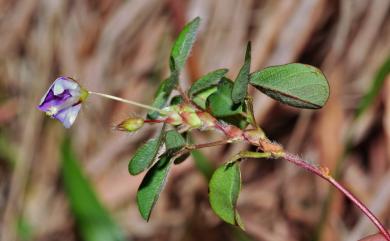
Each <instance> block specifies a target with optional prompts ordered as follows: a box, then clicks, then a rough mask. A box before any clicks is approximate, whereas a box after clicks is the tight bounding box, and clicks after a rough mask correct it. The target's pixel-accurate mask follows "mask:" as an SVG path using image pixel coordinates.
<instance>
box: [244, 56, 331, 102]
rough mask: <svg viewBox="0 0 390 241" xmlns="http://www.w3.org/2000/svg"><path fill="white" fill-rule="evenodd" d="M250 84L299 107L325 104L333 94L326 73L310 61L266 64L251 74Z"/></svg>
mask: <svg viewBox="0 0 390 241" xmlns="http://www.w3.org/2000/svg"><path fill="white" fill-rule="evenodd" d="M250 84H251V85H253V86H254V87H256V88H257V89H259V90H260V91H261V92H263V93H264V94H266V95H268V96H270V97H271V98H273V99H275V100H277V101H280V102H282V103H284V104H287V105H290V106H294V107H298V108H306V109H318V108H321V107H322V106H324V104H325V103H326V101H327V100H328V97H329V84H328V81H327V80H326V78H325V76H324V74H323V73H322V72H321V71H320V70H319V69H317V68H315V67H313V66H310V65H306V64H299V63H293V64H286V65H279V66H272V67H268V68H265V69H263V70H260V71H258V72H255V73H252V74H251V76H250Z"/></svg>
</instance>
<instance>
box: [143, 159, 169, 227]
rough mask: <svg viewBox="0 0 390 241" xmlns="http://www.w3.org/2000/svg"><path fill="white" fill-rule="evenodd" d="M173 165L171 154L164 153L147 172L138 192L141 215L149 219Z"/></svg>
mask: <svg viewBox="0 0 390 241" xmlns="http://www.w3.org/2000/svg"><path fill="white" fill-rule="evenodd" d="M171 166H172V161H171V156H169V155H167V154H164V155H162V156H161V157H160V159H159V161H158V162H157V163H156V164H154V165H153V166H152V168H151V169H150V170H149V171H148V172H147V173H146V176H145V177H144V179H143V180H142V182H141V185H140V186H139V188H138V192H137V205H138V210H139V212H140V214H141V216H142V217H143V218H144V219H145V220H146V221H148V220H149V218H150V214H151V213H152V210H153V207H154V205H155V204H156V202H157V199H158V197H159V196H160V193H161V191H162V189H163V188H164V185H165V183H166V180H167V176H168V172H169V169H170V167H171Z"/></svg>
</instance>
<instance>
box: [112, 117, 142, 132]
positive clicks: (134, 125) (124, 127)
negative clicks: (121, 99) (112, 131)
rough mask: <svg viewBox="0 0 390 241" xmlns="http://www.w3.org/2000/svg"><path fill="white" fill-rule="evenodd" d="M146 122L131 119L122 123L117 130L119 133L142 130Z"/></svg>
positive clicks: (139, 119)
mask: <svg viewBox="0 0 390 241" xmlns="http://www.w3.org/2000/svg"><path fill="white" fill-rule="evenodd" d="M144 122H145V121H144V119H142V118H135V117H131V118H128V119H126V120H124V121H122V122H121V123H120V124H119V125H117V126H116V129H117V130H119V131H127V132H133V131H136V130H138V129H140V128H141V127H142V126H143V125H144Z"/></svg>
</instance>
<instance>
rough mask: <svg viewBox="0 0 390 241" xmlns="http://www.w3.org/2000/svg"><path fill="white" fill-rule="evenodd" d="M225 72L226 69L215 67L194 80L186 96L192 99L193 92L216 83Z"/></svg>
mask: <svg viewBox="0 0 390 241" xmlns="http://www.w3.org/2000/svg"><path fill="white" fill-rule="evenodd" d="M227 72H228V69H217V70H214V71H212V72H210V73H208V74H206V75H205V76H203V77H201V78H200V79H198V80H196V81H195V82H194V83H193V84H192V85H191V88H190V89H189V91H188V96H189V97H190V98H191V99H192V98H193V97H194V95H195V94H198V93H199V92H202V91H204V90H206V89H208V88H210V87H213V86H215V85H217V84H218V82H219V81H220V80H221V78H222V77H223V76H225V74H226V73H227Z"/></svg>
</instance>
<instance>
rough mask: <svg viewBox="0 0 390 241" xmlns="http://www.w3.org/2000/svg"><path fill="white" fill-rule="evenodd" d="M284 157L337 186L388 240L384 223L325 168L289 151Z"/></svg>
mask: <svg viewBox="0 0 390 241" xmlns="http://www.w3.org/2000/svg"><path fill="white" fill-rule="evenodd" d="M282 157H283V158H284V159H286V160H287V161H289V162H292V163H294V164H295V165H298V166H300V167H302V168H304V169H306V170H308V171H310V172H312V173H314V174H316V175H317V176H319V177H321V178H323V179H325V180H326V181H328V182H329V183H330V184H332V185H333V186H334V187H335V188H337V189H338V190H339V191H340V192H342V193H343V194H344V195H345V196H346V197H347V198H349V200H351V202H353V203H354V204H355V205H356V206H357V207H358V208H359V209H360V210H361V211H362V212H363V213H364V214H365V215H366V216H367V217H368V218H369V219H370V220H371V221H372V222H373V223H374V225H375V226H376V227H377V228H378V229H379V231H380V232H381V233H382V235H383V236H384V238H385V239H386V240H387V241H390V234H389V232H388V231H387V230H386V228H385V227H384V225H383V224H382V223H381V222H380V221H379V219H378V218H377V217H376V216H375V215H374V214H373V213H372V212H371V211H370V210H369V209H368V208H367V207H366V206H365V205H364V204H363V203H362V202H361V201H360V200H359V199H358V198H356V197H355V196H354V195H353V194H352V193H351V192H350V191H348V190H347V189H346V188H345V187H343V186H342V185H341V184H340V183H339V182H337V181H336V180H335V179H333V178H332V177H331V176H330V175H329V174H328V173H327V171H328V170H327V169H321V168H319V167H316V166H313V165H312V164H309V163H308V162H306V161H305V160H303V159H301V158H300V157H299V156H297V155H294V154H291V153H285V154H284V155H283V156H282Z"/></svg>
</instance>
